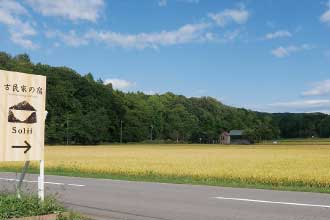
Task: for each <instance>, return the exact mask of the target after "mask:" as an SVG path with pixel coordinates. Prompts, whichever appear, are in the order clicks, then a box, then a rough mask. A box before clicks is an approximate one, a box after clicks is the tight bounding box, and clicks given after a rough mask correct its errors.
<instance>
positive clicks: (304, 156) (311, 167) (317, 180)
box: [0, 145, 330, 192]
mask: <svg viewBox="0 0 330 220" xmlns="http://www.w3.org/2000/svg"><path fill="white" fill-rule="evenodd" d="M45 155H46V156H45V161H46V171H47V172H48V173H51V174H60V175H74V176H87V177H99V178H114V179H129V180H145V181H158V182H173V183H192V184H207V185H223V186H239V187H256V188H274V189H289V190H301V191H319V192H330V145H329V146H327V145H251V146H221V145H109V146H70V147H68V146H49V147H46V154H45ZM20 167H22V163H1V164H0V169H1V170H11V171H13V169H15V170H16V171H19V169H20ZM32 171H35V172H36V171H37V164H33V165H32Z"/></svg>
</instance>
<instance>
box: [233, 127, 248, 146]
mask: <svg viewBox="0 0 330 220" xmlns="http://www.w3.org/2000/svg"><path fill="white" fill-rule="evenodd" d="M229 136H230V144H251V141H250V140H249V139H248V138H247V137H245V136H244V130H231V131H230V132H229Z"/></svg>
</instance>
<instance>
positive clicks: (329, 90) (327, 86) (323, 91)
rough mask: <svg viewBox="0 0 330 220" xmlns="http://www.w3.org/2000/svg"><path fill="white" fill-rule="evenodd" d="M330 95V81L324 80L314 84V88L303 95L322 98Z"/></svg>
mask: <svg viewBox="0 0 330 220" xmlns="http://www.w3.org/2000/svg"><path fill="white" fill-rule="evenodd" d="M329 94H330V80H324V81H321V82H316V83H314V84H313V88H312V89H310V90H308V91H305V92H303V93H302V95H304V96H322V95H329Z"/></svg>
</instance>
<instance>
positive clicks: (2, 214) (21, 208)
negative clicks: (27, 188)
mask: <svg viewBox="0 0 330 220" xmlns="http://www.w3.org/2000/svg"><path fill="white" fill-rule="evenodd" d="M66 211H67V210H66V209H65V208H64V207H63V206H62V205H61V204H60V203H59V202H58V201H57V200H56V199H55V198H54V197H52V196H48V197H46V198H45V201H44V202H41V201H40V200H39V198H38V197H37V196H36V195H27V194H24V195H22V197H21V198H20V199H19V198H17V195H16V194H12V193H7V192H3V193H0V220H5V219H11V218H21V217H32V216H41V215H49V214H58V218H57V219H58V220H87V219H86V218H84V217H82V216H81V215H79V214H76V213H73V212H69V213H68V215H67V214H66V215H63V214H62V213H64V212H65V213H67V212H66Z"/></svg>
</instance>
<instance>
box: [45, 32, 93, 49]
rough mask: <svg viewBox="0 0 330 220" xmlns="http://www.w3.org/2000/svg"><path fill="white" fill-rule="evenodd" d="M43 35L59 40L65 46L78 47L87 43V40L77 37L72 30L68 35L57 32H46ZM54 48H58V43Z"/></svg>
mask: <svg viewBox="0 0 330 220" xmlns="http://www.w3.org/2000/svg"><path fill="white" fill-rule="evenodd" d="M45 35H46V37H47V38H59V39H60V40H61V41H62V42H64V43H65V44H66V45H68V46H72V47H79V46H83V45H87V44H88V43H89V42H88V40H87V39H85V38H84V37H81V36H78V35H77V33H76V32H75V31H74V30H71V31H69V32H68V33H62V32H61V31H58V30H55V31H52V30H48V31H46V32H45ZM55 46H56V47H58V46H59V43H57V45H55Z"/></svg>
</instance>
